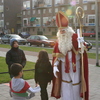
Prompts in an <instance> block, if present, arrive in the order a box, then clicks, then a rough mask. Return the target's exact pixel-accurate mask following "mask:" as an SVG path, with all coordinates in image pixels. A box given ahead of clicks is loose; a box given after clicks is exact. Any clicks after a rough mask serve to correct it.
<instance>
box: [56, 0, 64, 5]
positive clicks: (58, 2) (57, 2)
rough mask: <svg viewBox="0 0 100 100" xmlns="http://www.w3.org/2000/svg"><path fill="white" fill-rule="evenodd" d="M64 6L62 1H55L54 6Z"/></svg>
mask: <svg viewBox="0 0 100 100" xmlns="http://www.w3.org/2000/svg"><path fill="white" fill-rule="evenodd" d="M60 4H64V0H55V5H60Z"/></svg>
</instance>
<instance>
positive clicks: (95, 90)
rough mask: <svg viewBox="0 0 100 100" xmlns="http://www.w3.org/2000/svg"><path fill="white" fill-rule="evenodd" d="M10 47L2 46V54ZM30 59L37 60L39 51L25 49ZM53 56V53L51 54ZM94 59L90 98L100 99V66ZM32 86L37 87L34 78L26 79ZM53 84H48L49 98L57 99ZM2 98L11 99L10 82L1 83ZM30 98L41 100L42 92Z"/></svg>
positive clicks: (0, 51) (90, 69)
mask: <svg viewBox="0 0 100 100" xmlns="http://www.w3.org/2000/svg"><path fill="white" fill-rule="evenodd" d="M8 50H9V49H4V48H0V56H2V57H5V54H6V52H7V51H8ZM24 52H25V55H26V58H27V60H28V61H32V62H35V61H36V60H37V55H38V53H34V52H30V51H24ZM49 57H50V58H51V55H49ZM94 64H95V60H94V59H89V87H90V89H89V90H90V100H100V96H99V95H100V76H99V75H100V68H99V67H96V66H95V65H94ZM26 81H27V82H28V83H29V84H30V85H31V86H32V87H35V82H34V79H30V80H26ZM51 86H52V85H48V93H49V100H56V99H55V98H53V97H50V92H51ZM0 100H11V97H10V96H9V86H8V83H4V84H0ZM30 100H41V99H40V93H36V96H35V97H34V98H32V99H30ZM58 100H61V99H58Z"/></svg>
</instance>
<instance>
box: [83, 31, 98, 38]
mask: <svg viewBox="0 0 100 100" xmlns="http://www.w3.org/2000/svg"><path fill="white" fill-rule="evenodd" d="M82 35H83V36H89V37H94V36H95V35H96V33H95V32H93V31H87V32H85V33H82Z"/></svg>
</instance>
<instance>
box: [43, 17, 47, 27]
mask: <svg viewBox="0 0 100 100" xmlns="http://www.w3.org/2000/svg"><path fill="white" fill-rule="evenodd" d="M47 21H48V17H43V24H44V26H46V24H47Z"/></svg>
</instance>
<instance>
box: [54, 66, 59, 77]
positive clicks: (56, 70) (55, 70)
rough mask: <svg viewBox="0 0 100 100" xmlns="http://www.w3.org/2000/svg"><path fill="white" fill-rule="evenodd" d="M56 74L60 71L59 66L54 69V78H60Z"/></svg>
mask: <svg viewBox="0 0 100 100" xmlns="http://www.w3.org/2000/svg"><path fill="white" fill-rule="evenodd" d="M56 72H59V70H58V68H57V66H54V67H53V74H54V76H55V77H56V78H58V77H57V74H56Z"/></svg>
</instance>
